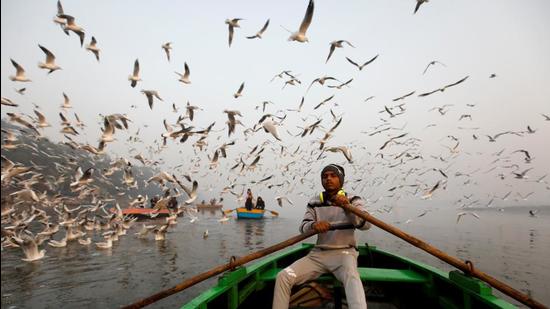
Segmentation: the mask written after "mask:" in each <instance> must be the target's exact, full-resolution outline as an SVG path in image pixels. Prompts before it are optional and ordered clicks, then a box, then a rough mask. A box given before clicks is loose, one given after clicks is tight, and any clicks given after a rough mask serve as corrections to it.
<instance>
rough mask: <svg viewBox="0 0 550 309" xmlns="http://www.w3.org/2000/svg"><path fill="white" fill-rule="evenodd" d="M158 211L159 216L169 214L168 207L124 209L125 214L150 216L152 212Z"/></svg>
mask: <svg viewBox="0 0 550 309" xmlns="http://www.w3.org/2000/svg"><path fill="white" fill-rule="evenodd" d="M155 213H158V216H159V217H164V216H169V215H170V212H168V209H161V210H154V209H153V208H126V209H123V210H122V214H123V215H125V216H126V215H128V216H138V217H150V216H151V215H152V214H153V215H154V214H155Z"/></svg>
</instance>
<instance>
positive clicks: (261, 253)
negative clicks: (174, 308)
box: [123, 230, 317, 309]
mask: <svg viewBox="0 0 550 309" xmlns="http://www.w3.org/2000/svg"><path fill="white" fill-rule="evenodd" d="M315 234H317V232H316V231H314V230H312V231H309V232H307V233H303V234H300V235H296V236H294V237H291V238H289V239H287V240H285V241H283V242H280V243H278V244H275V245H273V246H271V247H268V248H265V249H262V250H259V251H256V252H254V253H251V254H248V255H246V256H243V257H240V258H237V259H235V260H233V261H231V262H229V263H227V264H223V265H219V266H216V267H214V268H212V269H211V270H209V271H207V272H204V273H202V274H199V275H197V276H194V277H192V278H189V279H187V280H185V281H183V282H182V283H180V284H178V285H176V286H174V287H172V288H169V289H167V290H164V291H161V292H158V293H156V294H154V295H151V296H149V297H147V298H144V299H142V300H139V301H137V302H135V303H133V304H130V305H128V306H125V307H123V308H125V309H130V308H143V307H145V306H147V305H150V304H152V303H154V302H156V301H158V300H161V299H163V298H165V297H168V296H170V295H172V294H175V293H177V292H180V291H183V290H185V289H186V288H188V287H190V286H193V285H195V284H197V283H199V282H201V281H204V280H206V279H208V278H210V277H213V276H215V275H218V274H221V273H223V272H224V271H227V270H229V269H233V268H235V267H237V266H240V265H243V264H246V263H248V262H250V261H252V260H255V259H259V258H261V257H264V256H266V255H268V254H271V253H273V252H276V251H279V250H281V249H284V248H286V247H288V246H291V245H294V244H295V243H298V242H300V241H302V240H304V239H306V238H309V237H311V236H313V235H315Z"/></svg>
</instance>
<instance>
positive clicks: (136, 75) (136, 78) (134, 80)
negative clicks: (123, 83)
mask: <svg viewBox="0 0 550 309" xmlns="http://www.w3.org/2000/svg"><path fill="white" fill-rule="evenodd" d="M128 80H129V81H131V83H130V86H132V88H134V87H135V86H136V85H137V82H139V81H141V78H140V77H139V60H138V59H136V61H135V62H134V72H133V73H132V75H130V76H128Z"/></svg>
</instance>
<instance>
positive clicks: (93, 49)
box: [86, 37, 100, 62]
mask: <svg viewBox="0 0 550 309" xmlns="http://www.w3.org/2000/svg"><path fill="white" fill-rule="evenodd" d="M96 45H97V41H96V39H95V37H92V41H91V42H90V44H88V45H86V50H89V51H91V52H92V53H94V55H95V58H96V59H97V62H99V51H100V49H99V48H97V46H96Z"/></svg>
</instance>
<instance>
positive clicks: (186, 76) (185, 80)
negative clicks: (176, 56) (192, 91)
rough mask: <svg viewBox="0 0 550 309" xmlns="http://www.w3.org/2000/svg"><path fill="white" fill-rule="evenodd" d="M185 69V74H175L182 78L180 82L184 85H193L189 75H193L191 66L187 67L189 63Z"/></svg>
mask: <svg viewBox="0 0 550 309" xmlns="http://www.w3.org/2000/svg"><path fill="white" fill-rule="evenodd" d="M184 69H185V72H184V73H183V74H181V73H178V72H175V73H176V74H178V76H179V77H180V79H178V81H180V82H182V83H184V84H191V80H190V79H189V74H191V72H190V71H189V66H188V65H187V62H185V63H184Z"/></svg>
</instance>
